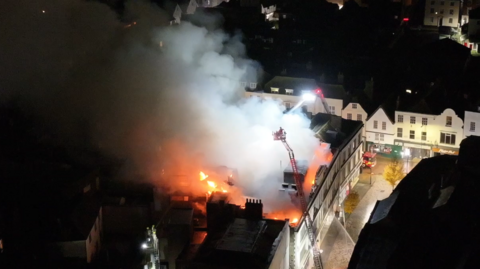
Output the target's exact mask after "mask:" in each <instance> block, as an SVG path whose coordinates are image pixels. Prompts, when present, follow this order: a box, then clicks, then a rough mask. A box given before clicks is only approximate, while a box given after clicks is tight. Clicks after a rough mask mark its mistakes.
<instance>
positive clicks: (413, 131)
mask: <svg viewBox="0 0 480 269" xmlns="http://www.w3.org/2000/svg"><path fill="white" fill-rule="evenodd" d="M412 135H413V138H412ZM408 138H410V139H415V130H410V133H409V135H408Z"/></svg>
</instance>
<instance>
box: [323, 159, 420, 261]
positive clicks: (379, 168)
mask: <svg viewBox="0 0 480 269" xmlns="http://www.w3.org/2000/svg"><path fill="white" fill-rule="evenodd" d="M390 161H391V160H390V159H388V158H384V157H381V156H379V157H377V165H376V166H375V167H374V168H373V169H372V170H371V172H370V169H369V168H366V169H363V171H362V173H361V174H360V178H359V181H358V183H357V184H356V185H355V186H354V187H353V189H352V191H354V192H357V193H358V195H359V198H360V201H359V203H358V205H357V206H356V207H355V209H354V210H353V212H352V214H348V215H346V223H345V229H338V228H337V230H339V231H338V235H337V237H336V239H335V243H334V244H333V245H332V250H331V251H330V254H329V255H328V257H327V259H326V263H325V268H326V269H337V268H347V266H348V261H349V260H350V256H351V254H352V252H353V246H354V245H355V243H356V242H357V240H358V236H359V234H360V232H361V230H362V229H363V226H364V225H365V223H366V222H367V221H368V219H369V218H370V214H371V213H372V210H373V208H374V206H375V204H376V202H377V201H378V200H383V199H385V198H387V197H388V196H389V195H390V194H391V193H392V186H391V185H390V184H389V183H388V182H387V181H385V180H384V179H383V170H384V169H385V167H386V166H387V165H388V164H389V163H390ZM419 161H420V160H419V159H413V160H410V161H409V162H408V163H407V162H404V169H405V171H406V172H410V171H411V170H412V169H413V168H414V167H415V166H416V165H417V163H418V162H419ZM342 230H343V231H342Z"/></svg>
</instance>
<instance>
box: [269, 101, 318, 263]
mask: <svg viewBox="0 0 480 269" xmlns="http://www.w3.org/2000/svg"><path fill="white" fill-rule="evenodd" d="M322 99H323V98H322ZM325 108H326V109H327V106H325ZM273 140H275V141H282V143H283V145H284V146H285V148H286V149H287V151H288V156H289V157H290V164H291V166H292V170H293V177H294V179H295V185H296V186H297V197H298V199H299V200H300V206H301V209H302V214H303V217H304V219H305V224H306V227H307V234H308V239H309V241H310V245H311V247H312V251H313V261H314V263H315V269H323V264H322V258H321V256H320V251H319V250H318V249H317V247H316V244H315V243H316V242H315V234H314V232H313V221H312V218H311V216H310V214H309V213H308V205H307V200H306V199H305V192H304V191H303V183H302V178H301V177H300V174H299V173H298V168H297V161H296V160H295V154H294V153H293V150H292V148H291V147H290V145H288V143H287V133H286V132H285V130H284V129H282V127H280V129H279V130H278V131H276V132H274V133H273Z"/></svg>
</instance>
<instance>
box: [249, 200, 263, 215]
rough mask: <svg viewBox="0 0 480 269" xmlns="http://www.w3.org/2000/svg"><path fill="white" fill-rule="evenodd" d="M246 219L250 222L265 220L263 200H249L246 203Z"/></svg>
mask: <svg viewBox="0 0 480 269" xmlns="http://www.w3.org/2000/svg"><path fill="white" fill-rule="evenodd" d="M245 218H246V219H250V220H260V219H262V218H263V204H262V200H257V199H247V202H246V203H245Z"/></svg>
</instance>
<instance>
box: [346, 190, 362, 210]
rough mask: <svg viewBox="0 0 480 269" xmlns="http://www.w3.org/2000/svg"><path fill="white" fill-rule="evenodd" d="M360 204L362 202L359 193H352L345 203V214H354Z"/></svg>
mask: <svg viewBox="0 0 480 269" xmlns="http://www.w3.org/2000/svg"><path fill="white" fill-rule="evenodd" d="M359 202H360V195H358V193H357V192H355V191H352V192H350V194H348V196H347V198H346V199H345V203H344V210H345V213H348V214H352V212H353V210H355V208H356V207H357V205H358V203H359Z"/></svg>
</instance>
